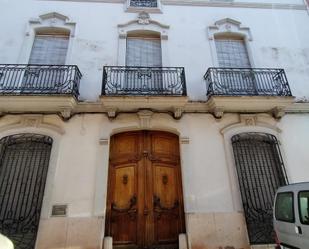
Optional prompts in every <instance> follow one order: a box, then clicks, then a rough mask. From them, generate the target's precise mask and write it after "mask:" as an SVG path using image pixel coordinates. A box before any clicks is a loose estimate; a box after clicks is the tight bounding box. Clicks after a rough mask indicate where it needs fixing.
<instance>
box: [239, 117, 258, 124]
mask: <svg viewBox="0 0 309 249" xmlns="http://www.w3.org/2000/svg"><path fill="white" fill-rule="evenodd" d="M240 122H241V123H244V124H245V125H247V126H255V125H256V122H257V116H256V115H246V114H244V115H240Z"/></svg>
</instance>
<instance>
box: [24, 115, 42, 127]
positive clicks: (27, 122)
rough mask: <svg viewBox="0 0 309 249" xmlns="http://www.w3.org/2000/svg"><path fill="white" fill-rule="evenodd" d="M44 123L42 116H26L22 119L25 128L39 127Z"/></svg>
mask: <svg viewBox="0 0 309 249" xmlns="http://www.w3.org/2000/svg"><path fill="white" fill-rule="evenodd" d="M42 121H43V116H42V115H26V116H22V118H21V124H22V126H24V127H39V125H40V124H42Z"/></svg>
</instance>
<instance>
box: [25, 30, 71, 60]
mask: <svg viewBox="0 0 309 249" xmlns="http://www.w3.org/2000/svg"><path fill="white" fill-rule="evenodd" d="M49 36H50V37H62V38H65V39H66V40H67V45H66V51H65V55H64V60H63V63H62V64H59V63H57V64H51V63H40V64H42V65H66V64H67V58H68V52H69V46H70V32H68V30H66V29H60V32H59V30H58V31H57V32H54V33H53V32H51V31H50V30H49V29H46V30H45V29H43V30H37V31H36V32H35V34H34V38H33V43H32V47H31V50H30V54H29V58H28V64H29V65H30V64H37V63H30V61H31V59H33V58H31V56H33V51H34V48H35V41H36V39H37V38H40V37H49ZM40 64H39V65H40Z"/></svg>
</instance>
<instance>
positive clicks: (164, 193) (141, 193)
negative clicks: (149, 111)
mask: <svg viewBox="0 0 309 249" xmlns="http://www.w3.org/2000/svg"><path fill="white" fill-rule="evenodd" d="M110 145H111V147H110V164H109V178H108V179H109V181H108V196H107V216H106V236H111V237H113V247H114V248H164V249H165V248H170V249H175V248H178V235H179V234H180V233H184V232H185V222H184V211H183V197H182V183H181V170H180V156H179V140H178V136H176V135H174V134H171V133H167V132H159V131H136V132H125V133H120V134H116V135H114V136H113V137H112V138H111V144H110Z"/></svg>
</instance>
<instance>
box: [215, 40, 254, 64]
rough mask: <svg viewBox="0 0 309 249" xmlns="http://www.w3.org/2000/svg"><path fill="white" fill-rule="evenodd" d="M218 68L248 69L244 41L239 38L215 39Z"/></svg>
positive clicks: (247, 57)
mask: <svg viewBox="0 0 309 249" xmlns="http://www.w3.org/2000/svg"><path fill="white" fill-rule="evenodd" d="M215 42H216V50H217V57H218V63H219V67H232V68H234V67H236V68H250V67H251V65H250V60H249V56H248V51H247V48H246V44H245V41H244V40H243V39H242V38H240V37H225V36H219V37H215Z"/></svg>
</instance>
